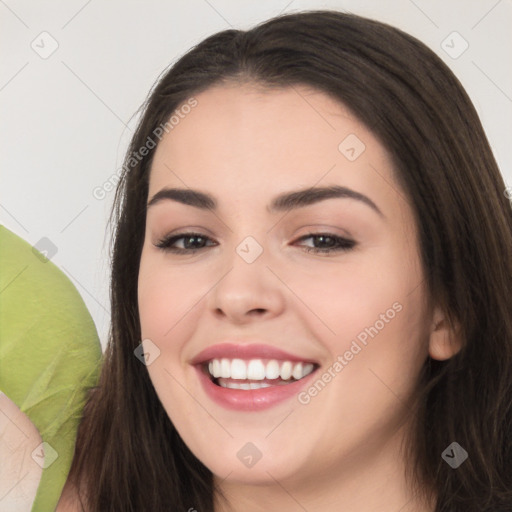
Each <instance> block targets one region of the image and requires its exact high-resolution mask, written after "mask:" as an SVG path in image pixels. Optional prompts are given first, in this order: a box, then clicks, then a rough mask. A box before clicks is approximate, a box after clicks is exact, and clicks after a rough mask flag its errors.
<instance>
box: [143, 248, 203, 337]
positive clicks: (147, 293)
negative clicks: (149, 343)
mask: <svg viewBox="0 0 512 512" xmlns="http://www.w3.org/2000/svg"><path fill="white" fill-rule="evenodd" d="M195 276H196V277H197V275H196V274H194V273H193V272H188V271H183V270H179V269H178V268H177V267H173V266H172V265H169V264H166V262H165V257H160V256H158V255H153V254H149V255H146V254H144V251H143V254H142V258H141V264H140V269H139V278H138V292H137V293H138V306H139V317H140V324H141V331H142V336H143V337H146V338H154V339H155V340H160V341H163V340H164V339H166V338H170V337H171V336H173V335H175V331H176V329H177V326H178V325H179V324H180V323H181V322H180V320H181V319H183V318H184V317H185V316H187V318H188V316H189V315H191V316H193V315H194V308H193V305H194V303H195V302H197V300H199V299H198V297H199V296H200V291H201V283H200V282H196V281H197V279H196V280H195ZM181 324H182V323H181ZM179 326H180V328H181V327H183V324H182V325H179Z"/></svg>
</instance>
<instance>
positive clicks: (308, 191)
mask: <svg viewBox="0 0 512 512" xmlns="http://www.w3.org/2000/svg"><path fill="white" fill-rule="evenodd" d="M334 198H338V199H345V198H348V199H354V200H356V201H360V202H362V203H363V204H365V205H367V206H369V207H370V208H372V209H373V210H374V211H375V212H376V213H378V214H379V215H380V216H381V217H383V218H384V217H385V215H384V214H383V213H382V211H381V210H380V208H379V207H378V206H377V205H376V204H375V203H374V202H373V201H372V200H371V199H370V198H369V197H367V196H365V195H364V194H361V193H360V192H356V191H355V190H352V189H350V188H347V187H342V186H339V185H333V186H329V187H309V188H305V189H301V190H295V191H292V192H285V193H283V194H280V195H278V196H277V197H275V198H274V199H273V200H272V202H271V203H270V205H269V206H267V211H268V212H269V213H277V212H283V211H290V210H293V209H297V208H303V207H305V206H309V205H311V204H315V203H318V202H320V201H325V200H326V199H334ZM164 200H172V201H177V202H179V203H182V204H186V205H189V206H194V207H196V208H200V209H202V210H213V211H215V210H216V209H217V206H218V203H217V201H216V200H215V198H214V197H213V196H211V195H210V194H207V193H205V192H200V191H199V190H193V189H190V188H188V189H184V188H163V189H162V190H160V191H159V192H157V193H156V194H155V195H154V196H153V197H152V198H151V200H150V201H149V202H148V204H147V208H150V207H151V206H154V205H155V204H157V203H160V202H162V201H164Z"/></svg>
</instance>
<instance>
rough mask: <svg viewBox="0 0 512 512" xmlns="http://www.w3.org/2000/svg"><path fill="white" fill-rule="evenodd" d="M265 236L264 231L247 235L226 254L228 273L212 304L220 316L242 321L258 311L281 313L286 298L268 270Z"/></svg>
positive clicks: (218, 287) (271, 313) (219, 285)
mask: <svg viewBox="0 0 512 512" xmlns="http://www.w3.org/2000/svg"><path fill="white" fill-rule="evenodd" d="M264 235H265V231H263V230H259V231H258V233H257V234H254V235H247V236H245V237H244V238H242V240H241V241H240V242H238V243H237V244H236V245H234V247H233V248H230V249H229V252H228V253H227V254H225V255H224V257H225V259H224V258H223V259H224V264H225V267H224V268H225V272H223V277H222V278H221V279H220V280H219V282H218V283H217V284H216V285H215V287H214V289H213V290H212V294H211V301H210V308H211V309H212V310H214V311H215V312H216V313H217V314H224V315H225V316H227V317H229V318H231V319H232V320H235V321H242V320H243V318H244V317H246V316H248V315H250V314H251V315H252V314H254V313H255V312H258V313H260V314H266V315H267V316H272V315H276V314H279V312H280V311H281V310H282V308H283V305H284V297H283V295H282V290H281V288H280V283H279V280H278V279H276V277H275V276H274V275H273V274H272V272H270V271H269V269H268V268H267V265H268V263H269V261H268V257H269V254H270V253H269V251H268V247H266V246H267V245H268V244H266V243H265V241H266V239H267V237H265V236H264ZM235 236H236V235H235ZM235 236H234V238H235ZM258 239H259V240H258ZM264 245H265V247H264ZM231 251H232V252H231Z"/></svg>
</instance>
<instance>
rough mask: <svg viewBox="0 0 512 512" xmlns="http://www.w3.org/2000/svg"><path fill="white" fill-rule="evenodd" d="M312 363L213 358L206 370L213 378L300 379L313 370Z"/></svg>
mask: <svg viewBox="0 0 512 512" xmlns="http://www.w3.org/2000/svg"><path fill="white" fill-rule="evenodd" d="M313 367H314V365H313V364H312V363H292V362H291V361H282V362H279V361H277V360H275V359H271V360H270V361H268V362H267V363H266V364H265V363H264V362H263V361H262V360H261V359H251V360H249V361H244V360H243V359H225V358H223V359H213V360H211V361H210V362H209V363H208V371H209V372H210V375H212V377H214V378H218V377H222V378H224V379H248V380H263V379H277V378H279V377H281V379H283V380H288V379H289V378H290V377H293V378H294V379H297V380H299V379H302V378H303V377H305V376H306V375H309V374H310V373H311V372H312V371H313Z"/></svg>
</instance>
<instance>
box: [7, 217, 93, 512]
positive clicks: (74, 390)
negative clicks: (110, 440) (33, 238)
mask: <svg viewBox="0 0 512 512" xmlns="http://www.w3.org/2000/svg"><path fill="white" fill-rule="evenodd" d="M101 358H102V350H101V344H100V341H99V338H98V334H97V331H96V327H95V325H94V322H93V320H92V318H91V316H90V314H89V311H88V310H87V307H86V306H85V303H84V301H83V300H82V297H81V296H80V294H79V293H78V291H77V290H76V288H75V286H74V285H73V283H72V282H71V281H70V280H69V279H68V277H67V276H66V275H65V274H64V273H63V272H62V271H61V270H60V269H59V268H58V267H57V266H55V265H54V264H53V263H52V262H51V261H49V260H47V259H45V258H44V257H43V256H42V255H41V253H39V252H37V253H36V252H34V250H33V249H32V246H31V245H30V244H29V243H27V242H26V241H24V240H23V239H21V238H20V237H18V236H17V235H15V234H14V233H12V232H11V231H9V230H8V229H7V228H5V227H4V226H1V225H0V390H2V391H3V392H4V393H5V394H6V395H7V396H8V397H9V398H10V399H11V400H12V401H13V402H14V403H15V404H16V405H17V406H18V407H19V408H20V410H21V411H23V412H24V413H25V414H26V415H27V416H28V417H29V418H30V420H31V421H32V423H33V424H34V425H35V426H36V428H37V429H38V430H39V433H40V434H41V437H42V440H43V442H46V443H48V444H49V445H50V446H51V447H52V448H53V449H54V450H55V451H56V452H57V454H58V456H57V458H56V459H55V461H54V462H53V463H51V464H50V465H49V466H48V467H46V468H43V472H42V476H41V481H40V483H39V487H38V489H37V494H36V498H35V501H34V504H33V507H32V511H35V512H39V511H41V512H49V511H53V510H55V507H56V506H57V503H58V501H59V498H60V495H61V494H62V489H63V487H64V484H65V482H66V479H67V475H68V473H69V468H70V467H71V461H72V458H73V451H74V447H75V438H76V431H77V428H78V424H79V422H80V418H81V414H82V410H83V406H84V404H85V400H86V392H87V389H88V388H90V387H93V386H95V385H96V384H97V382H98V376H99V369H100V364H101ZM50 452H51V450H49V449H48V451H46V454H47V455H46V456H47V457H48V454H49V453H50ZM45 463H46V461H45ZM34 464H35V462H34Z"/></svg>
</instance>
